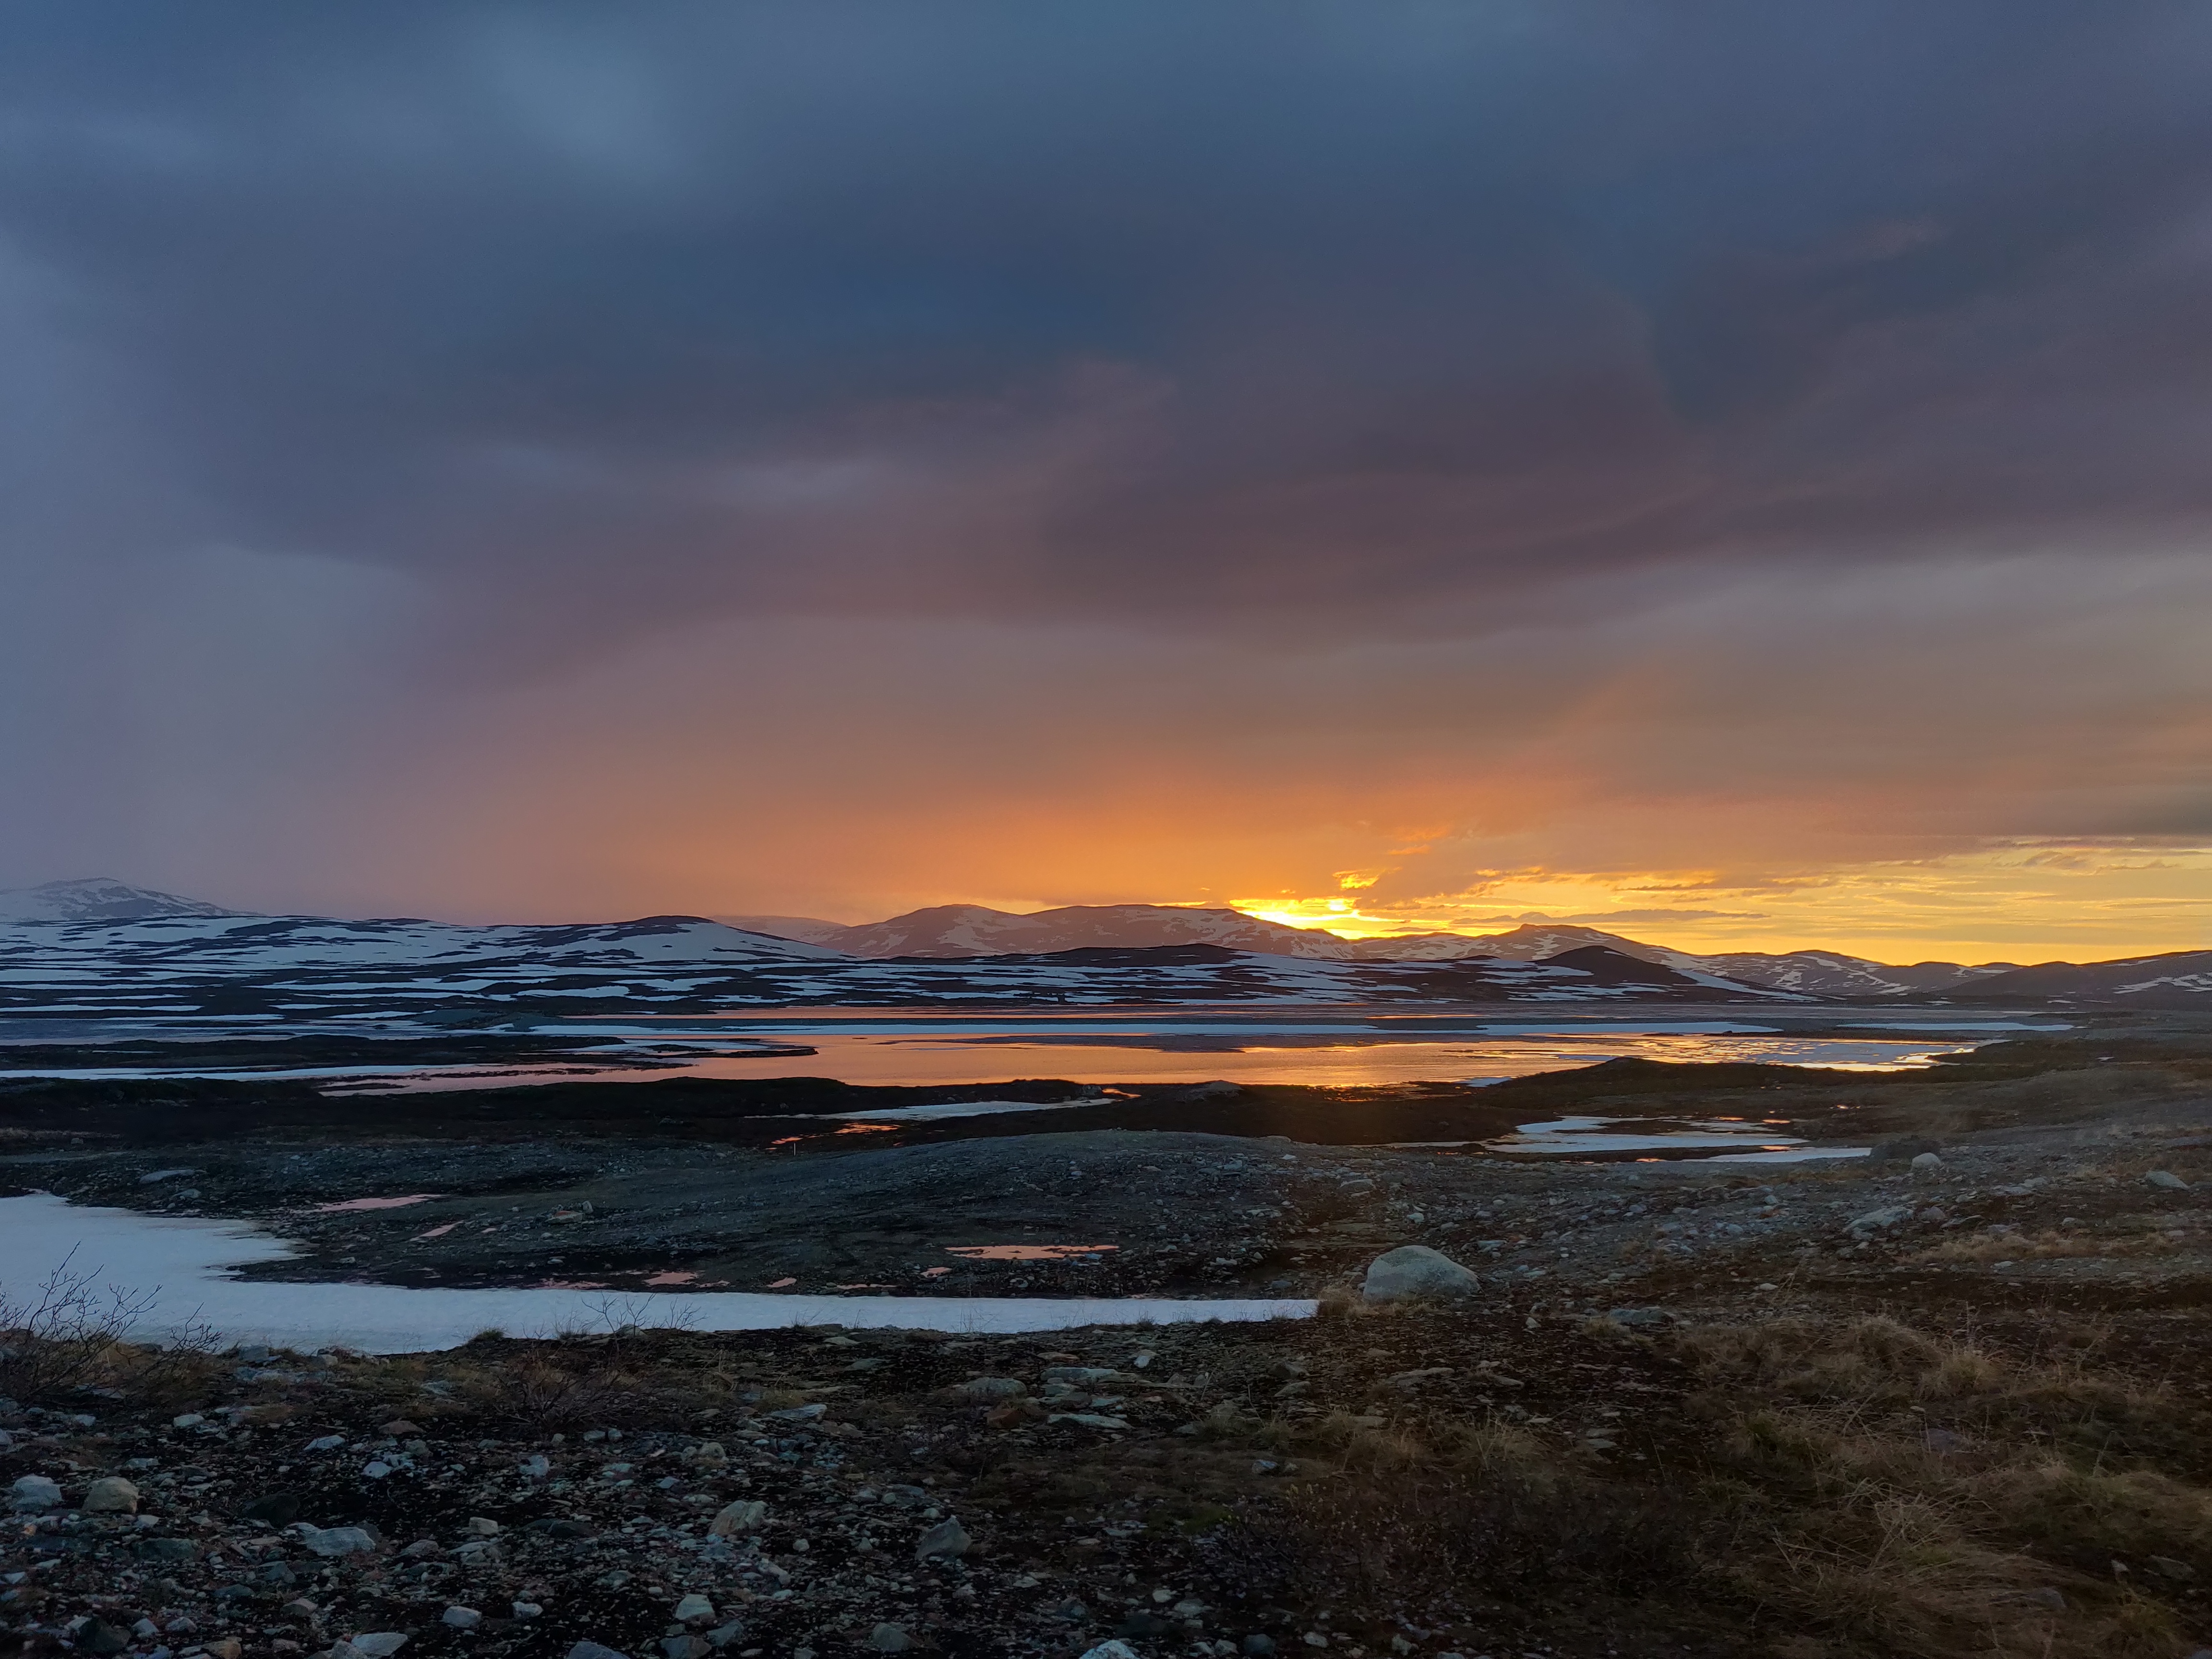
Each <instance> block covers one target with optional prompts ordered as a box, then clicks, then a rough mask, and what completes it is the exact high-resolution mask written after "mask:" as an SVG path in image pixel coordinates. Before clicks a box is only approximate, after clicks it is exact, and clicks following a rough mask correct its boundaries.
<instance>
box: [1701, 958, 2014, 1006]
mask: <svg viewBox="0 0 2212 1659" xmlns="http://www.w3.org/2000/svg"><path fill="white" fill-rule="evenodd" d="M1702 960H1703V962H1704V963H1705V967H1707V968H1708V969H1711V970H1712V971H1713V972H1715V973H1717V974H1724V975H1727V976H1728V977H1729V978H1730V979H1733V980H1735V981H1739V982H1740V983H1742V984H1745V985H1765V986H1768V987H1771V988H1773V989H1775V990H1778V991H1804V992H1807V993H1808V994H1811V995H1814V996H1823V997H1889V996H1905V995H1910V994H1936V995H1941V994H1943V993H1945V992H1948V991H1953V990H1957V989H1960V988H1962V987H1966V986H1968V985H1971V984H1972V983H1973V982H1974V981H1977V980H1983V979H1987V978H1990V976H1992V975H1997V974H2002V973H2006V972H2008V971H2009V970H2010V969H2011V968H2012V966H2013V964H2012V963H2008V962H1993V963H1984V964H1983V965H1981V966H1979V967H1973V968H1969V967H1966V966H1963V965H1961V964H1960V963H1955V962H1920V963H1913V964H1912V965H1911V967H1896V966H1893V965H1891V964H1890V963H1882V962H1869V961H1868V960H1867V959H1866V958H1865V957H1847V956H1844V955H1843V954H1841V953H1840V952H1838V951H1789V952H1787V953H1786V954H1784V955H1779V956H1770V955H1768V954H1766V953H1765V952H1764V951H1736V952H1731V953H1728V954H1723V955H1719V956H1710V957H1704V958H1702Z"/></svg>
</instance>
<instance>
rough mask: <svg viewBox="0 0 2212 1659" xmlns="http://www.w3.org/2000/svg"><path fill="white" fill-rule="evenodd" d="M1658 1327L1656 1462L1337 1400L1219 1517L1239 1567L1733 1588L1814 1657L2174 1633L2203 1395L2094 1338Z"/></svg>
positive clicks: (2195, 1537) (1615, 1600) (2075, 1649)
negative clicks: (2040, 1348)
mask: <svg viewBox="0 0 2212 1659" xmlns="http://www.w3.org/2000/svg"><path fill="white" fill-rule="evenodd" d="M1608 1335H1609V1337H1610V1338H1611V1339H1612V1340H1618V1335H1619V1334H1618V1333H1610V1334H1608ZM1667 1346H1668V1347H1669V1348H1670V1349H1671V1350H1672V1351H1673V1352H1674V1353H1676V1354H1677V1355H1679V1356H1680V1358H1683V1359H1685V1360H1686V1361H1687V1362H1688V1363H1689V1364H1690V1365H1691V1366H1692V1368H1693V1370H1694V1372H1695V1374H1696V1376H1697V1387H1696V1388H1695V1389H1694V1391H1693V1392H1692V1395H1691V1397H1690V1399H1689V1401H1688V1402H1687V1412H1688V1416H1689V1419H1690V1420H1689V1422H1688V1423H1687V1424H1686V1425H1683V1426H1684V1427H1686V1429H1687V1430H1688V1433H1687V1434H1686V1435H1685V1436H1684V1437H1683V1438H1682V1440H1681V1442H1680V1443H1678V1444H1676V1445H1674V1447H1673V1448H1672V1449H1668V1450H1666V1451H1665V1452H1664V1453H1663V1454H1662V1455H1660V1456H1658V1457H1656V1458H1655V1459H1654V1460H1653V1461H1651V1462H1644V1463H1641V1464H1638V1463H1632V1462H1609V1461H1607V1460H1606V1459H1602V1458H1600V1457H1598V1456H1596V1455H1594V1454H1593V1453H1591V1452H1590V1451H1589V1450H1587V1449H1581V1448H1576V1447H1570V1446H1565V1445H1562V1444H1560V1443H1558V1442H1556V1441H1553V1440H1549V1439H1547V1438H1545V1437H1543V1436H1541V1435H1540V1434H1538V1433H1537V1432H1535V1431H1532V1430H1530V1429H1528V1428H1524V1427H1517V1426H1514V1425H1509V1424H1506V1423H1503V1422H1499V1421H1497V1420H1494V1419H1493V1420H1484V1421H1480V1422H1461V1423H1456V1424H1454V1423H1449V1422H1444V1423H1438V1422H1433V1421H1432V1422H1431V1423H1429V1424H1427V1425H1425V1426H1424V1427H1421V1428H1420V1429H1419V1430H1418V1431H1416V1430H1414V1429H1411V1428H1408V1427H1407V1426H1406V1425H1402V1424H1401V1425H1391V1426H1387V1427H1385V1426H1378V1425H1376V1422H1375V1420H1374V1419H1356V1418H1352V1417H1348V1416H1346V1415H1344V1414H1341V1413H1340V1414H1337V1415H1336V1416H1334V1417H1332V1418H1330V1419H1325V1420H1322V1421H1321V1422H1320V1423H1318V1424H1317V1425H1308V1426H1306V1427H1304V1429H1303V1430H1302V1431H1301V1437H1300V1452H1301V1455H1302V1456H1303V1457H1304V1458H1308V1459H1311V1460H1313V1461H1314V1463H1315V1468H1314V1470H1313V1472H1312V1473H1311V1474H1310V1475H1309V1476H1308V1477H1307V1478H1304V1479H1303V1480H1300V1481H1298V1482H1297V1483H1296V1484H1295V1485H1294V1486H1293V1488H1292V1489H1291V1491H1289V1492H1286V1493H1285V1495H1284V1498H1283V1499H1282V1501H1281V1502H1280V1503H1279V1504H1276V1505H1273V1506H1272V1507H1270V1508H1269V1509H1268V1510H1266V1511H1264V1512H1257V1513H1253V1514H1249V1515H1248V1516H1246V1517H1245V1518H1244V1519H1243V1522H1241V1523H1240V1524H1239V1526H1238V1527H1237V1528H1231V1529H1227V1531H1226V1532H1225V1534H1224V1535H1223V1537H1222V1538H1221V1539H1220V1540H1219V1541H1218V1546H1217V1547H1218V1548H1219V1549H1220V1550H1221V1551H1222V1552H1223V1553H1224V1556H1225V1562H1224V1565H1226V1566H1229V1567H1231V1568H1233V1569H1235V1570H1237V1571H1241V1572H1243V1573H1244V1574H1245V1575H1246V1576H1247V1577H1249V1578H1250V1579H1251V1580H1252V1582H1253V1583H1255V1584H1275V1585H1279V1586H1281V1587H1283V1588H1282V1589H1280V1590H1279V1591H1277V1592H1275V1593H1282V1594H1287V1593H1288V1589H1289V1587H1290V1586H1291V1585H1304V1586H1305V1587H1306V1588H1307V1589H1310V1590H1311V1591H1312V1592H1314V1593H1316V1594H1321V1595H1338V1596H1340V1597H1341V1598H1343V1599H1346V1600H1352V1599H1355V1598H1356V1599H1358V1600H1361V1601H1367V1602H1369V1603H1371V1604H1378V1605H1387V1606H1399V1607H1407V1608H1409V1609H1415V1610H1418V1611H1417V1613H1416V1614H1415V1616H1418V1617H1425V1618H1430V1619H1449V1618H1465V1617H1468V1616H1469V1614H1470V1613H1471V1611H1472V1610H1475V1609H1480V1608H1482V1607H1492V1608H1496V1607H1513V1608H1518V1609H1522V1610H1524V1611H1525V1610H1528V1609H1529V1608H1531V1607H1538V1608H1541V1607H1546V1606H1550V1607H1555V1608H1558V1609H1560V1610H1562V1611H1568V1610H1571V1611H1574V1612H1577V1613H1589V1612H1591V1611H1592V1610H1593V1609H1600V1608H1603V1607H1607V1606H1611V1607H1613V1608H1614V1609H1615V1612H1614V1614H1613V1616H1614V1617H1615V1618H1616V1619H1628V1620H1636V1619H1659V1620H1662V1622H1663V1621H1664V1620H1668V1619H1670V1618H1671V1619H1673V1620H1675V1621H1676V1622H1678V1623H1680V1624H1683V1625H1690V1624H1694V1623H1697V1622H1699V1620H1704V1619H1708V1618H1710V1617H1711V1616H1712V1615H1713V1614H1714V1613H1716V1612H1717V1610H1720V1609H1727V1608H1733V1609H1735V1613H1734V1614H1733V1615H1731V1616H1730V1617H1729V1620H1728V1622H1730V1623H1735V1624H1736V1625H1737V1626H1738V1627H1739V1629H1741V1630H1744V1631H1745V1632H1747V1639H1749V1640H1750V1641H1751V1642H1752V1643H1753V1646H1754V1647H1755V1649H1756V1650H1759V1651H1765V1652H1774V1653H1784V1652H1786V1653H1790V1654H1792V1655H1798V1656H1805V1659H1812V1656H1838V1659H1840V1656H1858V1655H1877V1654H1880V1655H1899V1656H1914V1659H1939V1656H1951V1655H1956V1654H1965V1653H1976V1654H1985V1655H1990V1656H2020V1659H2027V1656H2035V1659H2090V1656H2117V1659H2137V1656H2141V1659H2151V1656H2166V1655H2171V1654H2175V1653H2179V1651H2181V1650H2182V1646H2183V1645H2184V1644H2182V1635H2183V1631H2184V1624H2185V1621H2184V1620H2182V1618H2181V1617H2180V1616H2179V1613H2177V1611H2176V1609H2175V1608H2174V1607H2173V1606H2172V1605H2171V1604H2170V1602H2169V1601H2168V1600H2167V1599H2166V1598H2167V1596H2168V1595H2170V1593H2171V1592H2172V1590H2173V1589H2175V1588H2176V1586H2175V1585H2174V1584H2172V1583H2170V1582H2168V1581H2166V1580H2165V1579H2163V1578H2161V1577H2160V1575H2159V1570H2157V1569H2155V1568H2153V1567H2151V1566H2150V1565H2148V1564H2149V1561H2150V1559H2151V1558H2152V1557H2160V1558H2170V1559H2172V1560H2174V1561H2179V1562H2181V1563H2183V1564H2185V1566H2187V1567H2189V1568H2193V1569H2194V1570H2195V1571H2196V1572H2197V1574H2199V1575H2200V1576H2202V1575H2207V1574H2212V1492H2208V1491H2207V1490H2206V1489H2205V1488H2204V1487H2203V1486H2198V1485H2196V1484H2193V1483H2192V1482H2191V1480H2189V1479H2187V1478H2185V1470H2186V1469H2188V1468H2192V1467H2194V1465H2195V1464H2196V1463H2197V1461H2198V1460H2199V1459H2200V1458H2201V1457H2202V1456H2203V1450H2202V1448H2203V1444H2204V1442H2205V1439H2206V1434H2205V1431H2206V1429H2207V1427H2208V1425H2207V1423H2206V1421H2205V1413H2203V1411H2202V1410H2201V1409H2200V1408H2199V1407H2197V1406H2196V1405H2194V1404H2193V1403H2191V1402H2190V1401H2187V1400H2185V1398H2183V1397H2181V1396H2179V1395H2176V1394H2175V1393H2174V1392H2173V1391H2172V1390H2170V1389H2166V1387H2164V1386H2162V1385H2160V1384H2158V1383H2144V1382H2140V1381H2136V1380H2133V1379H2130V1378H2128V1377H2126V1376H2121V1375H2118V1374H2117V1373H2116V1372H2115V1371H2113V1370H2112V1369H2111V1368H2110V1367H2109V1366H2108V1365H2105V1364H2101V1363H2100V1356H2099V1354H2098V1352H2097V1349H2096V1344H2095V1342H2094V1341H2093V1340H2090V1341H2088V1343H2087V1346H2082V1347H2077V1348H2075V1349H2071V1350H2066V1349H2061V1350H2060V1351H2059V1352H2058V1353H2057V1357H2056V1358H2040V1357H2027V1358H2023V1357H2020V1356H2015V1355H2011V1354H2007V1353H2003V1352H1998V1351H1996V1350H1995V1349H1994V1348H1992V1347H1990V1346H1984V1345H1982V1344H1978V1343H1977V1342H1974V1341H1972V1340H1962V1339H1960V1338H1957V1337H1954V1336H1948V1335H1939V1334H1932V1333H1929V1332H1925V1331H1922V1330H1917V1329H1915V1328H1911V1327H1910V1326H1908V1325H1905V1324H1904V1323H1901V1322H1898V1321H1895V1320H1891V1319H1886V1318H1871V1319H1862V1320H1859V1321H1857V1322H1851V1323H1850V1324H1846V1325H1842V1326H1834V1325H1831V1326H1825V1327H1824V1326H1818V1325H1813V1324H1801V1323H1791V1322H1766V1323H1763V1324H1758V1325H1752V1326H1745V1327H1735V1328H1699V1329H1692V1330H1690V1331H1687V1332H1685V1333H1682V1334H1680V1335H1678V1336H1675V1337H1673V1338H1670V1339H1667ZM2116 1562H2117V1563H2120V1564H2122V1565H2124V1567H2125V1568H2126V1569H2127V1570H2126V1571H2122V1572H2116V1571H2115V1570H2114V1565H2113V1564H2114V1563H2116ZM2054 1592H2055V1594H2054ZM1647 1627H1649V1626H1647Z"/></svg>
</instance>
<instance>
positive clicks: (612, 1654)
mask: <svg viewBox="0 0 2212 1659" xmlns="http://www.w3.org/2000/svg"><path fill="white" fill-rule="evenodd" d="M567 1659H628V1656H627V1655H625V1654H621V1653H617V1652H616V1651H615V1650H614V1649H612V1648H607V1647H601V1646H600V1645H599V1644H598V1643H597V1642H579V1643H577V1644H576V1645H575V1646H574V1647H573V1648H570V1649H569V1650H568V1656H567Z"/></svg>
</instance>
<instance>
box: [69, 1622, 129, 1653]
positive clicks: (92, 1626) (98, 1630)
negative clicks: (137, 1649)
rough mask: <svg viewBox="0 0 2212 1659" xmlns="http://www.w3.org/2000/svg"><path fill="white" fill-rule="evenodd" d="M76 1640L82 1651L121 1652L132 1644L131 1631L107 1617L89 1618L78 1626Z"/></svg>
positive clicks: (78, 1647) (78, 1648)
mask: <svg viewBox="0 0 2212 1659" xmlns="http://www.w3.org/2000/svg"><path fill="white" fill-rule="evenodd" d="M75 1640H76V1645H77V1650H78V1651H79V1652H80V1653H100V1654H107V1653H120V1652H122V1651H123V1650H124V1649H125V1648H127V1647H129V1646H130V1645H131V1632H128V1631H122V1630H118V1629H116V1628H115V1626H112V1625H111V1624H109V1623H108V1622H107V1621H106V1620H105V1619H88V1620H85V1621H84V1623H83V1624H82V1625H81V1626H78V1627H77V1632H76V1638H75Z"/></svg>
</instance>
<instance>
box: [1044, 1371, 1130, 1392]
mask: <svg viewBox="0 0 2212 1659" xmlns="http://www.w3.org/2000/svg"><path fill="white" fill-rule="evenodd" d="M1117 1376H1121V1372H1119V1371H1117V1370H1115V1369H1114V1368H1113V1367H1112V1366H1111V1365H1048V1366H1046V1367H1045V1368H1044V1380H1045V1381H1046V1382H1048V1383H1068V1384H1071V1385H1072V1386H1073V1387H1076V1388H1086V1389H1087V1388H1089V1387H1091V1385H1092V1384H1093V1383H1111V1382H1112V1381H1113V1380H1114V1379H1115V1377H1117Z"/></svg>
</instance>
